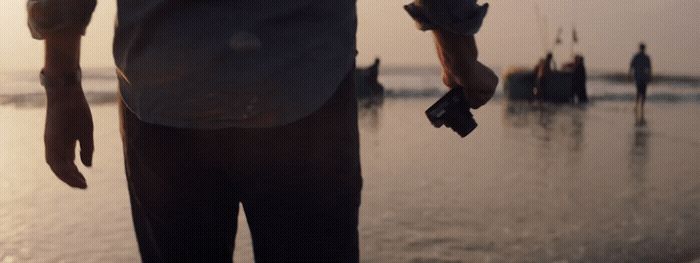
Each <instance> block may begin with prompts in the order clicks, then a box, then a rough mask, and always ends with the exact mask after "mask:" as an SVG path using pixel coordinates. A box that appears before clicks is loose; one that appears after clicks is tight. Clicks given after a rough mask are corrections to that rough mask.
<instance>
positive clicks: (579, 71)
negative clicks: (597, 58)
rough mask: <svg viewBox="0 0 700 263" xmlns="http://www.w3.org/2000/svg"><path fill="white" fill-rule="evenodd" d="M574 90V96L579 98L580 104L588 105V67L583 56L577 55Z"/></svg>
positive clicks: (574, 70) (574, 69)
mask: <svg viewBox="0 0 700 263" xmlns="http://www.w3.org/2000/svg"><path fill="white" fill-rule="evenodd" d="M573 73H574V76H573V80H572V82H573V83H572V84H573V90H574V95H575V96H576V98H578V103H588V95H587V94H586V81H587V75H586V66H585V65H584V62H583V56H581V55H576V58H575V59H574V67H573Z"/></svg>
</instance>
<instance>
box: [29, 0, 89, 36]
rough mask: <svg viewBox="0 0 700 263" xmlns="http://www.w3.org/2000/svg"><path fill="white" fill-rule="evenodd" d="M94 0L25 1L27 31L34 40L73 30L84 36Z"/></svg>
mask: <svg viewBox="0 0 700 263" xmlns="http://www.w3.org/2000/svg"><path fill="white" fill-rule="evenodd" d="M96 5H97V1H96V0H27V13H28V25H29V30H30V31H31V33H32V37H33V38H34V39H44V38H45V36H46V34H50V33H52V32H57V31H60V30H67V29H75V30H77V31H79V32H81V34H83V35H84V34H85V29H86V28H87V25H88V23H90V19H91V18H92V12H93V11H94V10H95V6H96Z"/></svg>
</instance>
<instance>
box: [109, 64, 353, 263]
mask: <svg viewBox="0 0 700 263" xmlns="http://www.w3.org/2000/svg"><path fill="white" fill-rule="evenodd" d="M350 76H352V75H350ZM120 106H121V107H120V111H121V117H122V122H121V123H122V140H123V143H124V155H125V162H126V175H127V180H128V184H129V194H130V197H131V208H132V213H133V219H134V227H135V230H136V237H137V240H138V244H139V249H140V252H141V257H142V259H143V261H144V262H231V261H232V255H233V248H234V240H235V235H236V225H237V224H236V222H237V221H236V220H237V216H238V205H239V203H240V204H242V206H243V209H244V211H245V214H246V217H247V219H248V224H249V226H250V231H251V236H252V239H253V250H254V253H255V260H256V262H300V261H301V262H358V261H359V249H358V246H359V245H358V209H359V206H360V190H361V188H362V177H361V175H360V162H359V141H358V127H357V101H356V98H355V88H354V83H353V78H352V77H348V78H346V80H345V81H344V82H343V83H342V84H341V85H340V87H339V88H338V90H337V91H336V93H335V94H334V95H333V97H332V98H331V99H330V100H329V101H328V102H327V103H326V104H325V105H324V106H323V107H322V108H321V109H320V110H318V111H316V112H315V113H313V114H312V115H310V116H308V117H306V118H304V119H302V120H299V121H297V122H295V123H292V124H289V125H285V126H281V127H275V128H261V129H239V128H228V129H220V130H194V129H177V128H171V127H165V126H159V125H154V124H149V123H145V122H142V121H140V120H139V119H138V118H137V117H136V116H135V115H134V114H133V113H131V112H130V111H129V110H128V109H126V107H124V105H123V102H122V103H121V105H120Z"/></svg>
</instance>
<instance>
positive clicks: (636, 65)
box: [629, 43, 651, 114]
mask: <svg viewBox="0 0 700 263" xmlns="http://www.w3.org/2000/svg"><path fill="white" fill-rule="evenodd" d="M629 73H630V76H632V77H633V78H634V82H635V83H636V85H637V97H636V99H635V104H634V109H635V111H636V110H641V112H642V114H643V113H644V102H645V101H646V99H647V85H648V84H649V82H650V81H651V59H650V58H649V55H647V53H646V44H644V43H640V44H639V52H638V53H637V54H636V55H634V58H632V63H630V70H629Z"/></svg>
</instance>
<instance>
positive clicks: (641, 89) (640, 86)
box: [635, 80, 648, 98]
mask: <svg viewBox="0 0 700 263" xmlns="http://www.w3.org/2000/svg"><path fill="white" fill-rule="evenodd" d="M635 84H636V85H637V96H642V97H643V98H646V97H647V85H648V82H647V81H639V80H637V81H636V82H635Z"/></svg>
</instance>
